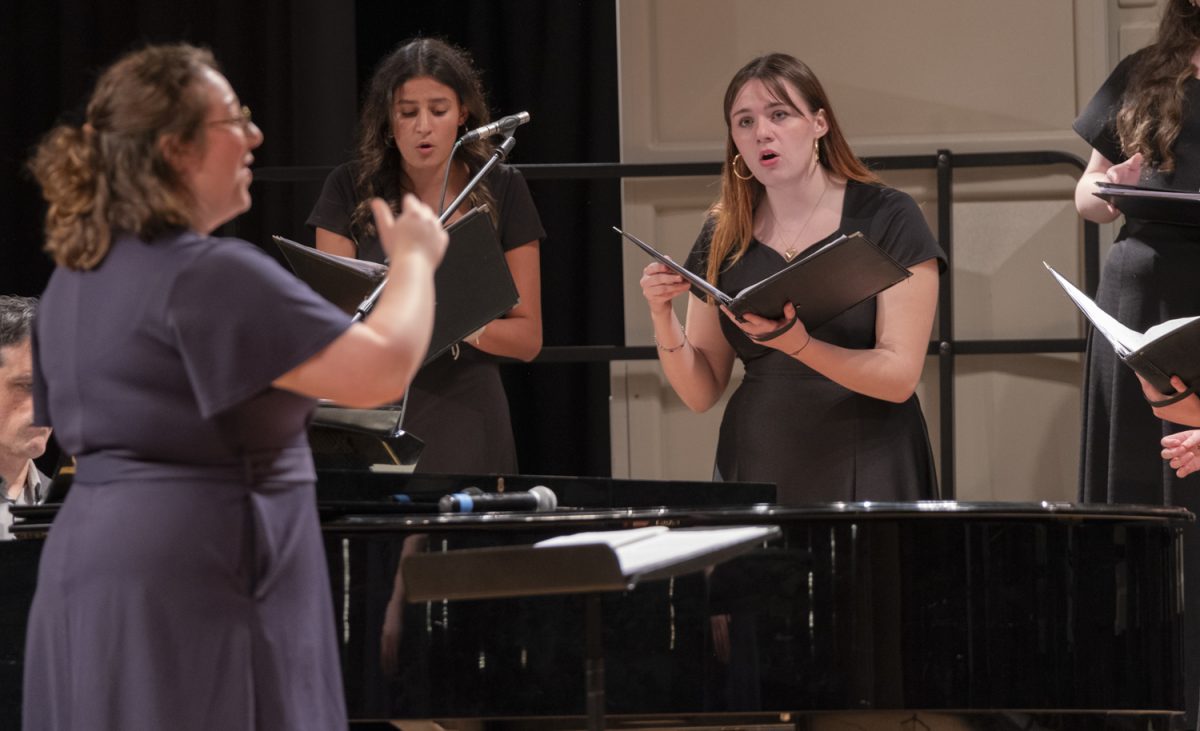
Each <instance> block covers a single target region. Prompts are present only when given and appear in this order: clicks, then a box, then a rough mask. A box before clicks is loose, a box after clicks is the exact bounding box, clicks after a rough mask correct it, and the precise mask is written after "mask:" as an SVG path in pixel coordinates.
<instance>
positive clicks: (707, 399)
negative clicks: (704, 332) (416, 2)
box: [651, 309, 729, 412]
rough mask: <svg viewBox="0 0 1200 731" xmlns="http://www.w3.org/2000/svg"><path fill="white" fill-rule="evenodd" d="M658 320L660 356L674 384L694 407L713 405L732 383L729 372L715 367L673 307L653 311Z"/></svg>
mask: <svg viewBox="0 0 1200 731" xmlns="http://www.w3.org/2000/svg"><path fill="white" fill-rule="evenodd" d="M651 322H652V323H653V324H654V339H655V341H656V343H657V347H658V360H659V362H660V363H662V369H663V374H664V375H665V376H666V377H667V382H668V383H670V384H671V388H673V389H674V390H675V393H676V394H677V395H678V396H679V398H680V400H682V401H683V403H684V405H685V406H687V407H688V408H689V409H691V410H692V411H696V412H702V411H707V410H708V409H710V408H712V406H713V404H715V403H716V402H717V401H718V400H719V399H720V398H721V394H723V393H724V392H725V387H726V386H727V385H728V383H729V377H728V375H726V376H725V377H724V378H721V377H720V375H719V371H718V370H717V369H714V368H713V364H712V362H711V361H710V359H709V355H708V354H707V353H705V352H704V351H703V350H701V349H699V348H698V347H697V346H696V345H695V344H694V343H692V342H691V341H690V340H689V339H688V338H687V337H686V336H685V334H684V333H685V330H684V327H683V325H682V324H681V323H680V322H679V318H677V317H676V316H675V312H674V310H673V309H668V310H667V311H666V312H660V313H657V314H656V313H651Z"/></svg>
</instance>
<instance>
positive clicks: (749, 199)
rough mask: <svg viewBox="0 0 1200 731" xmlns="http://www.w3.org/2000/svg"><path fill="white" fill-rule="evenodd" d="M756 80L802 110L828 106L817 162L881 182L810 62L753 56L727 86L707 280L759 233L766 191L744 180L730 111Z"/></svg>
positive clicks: (772, 55)
mask: <svg viewBox="0 0 1200 731" xmlns="http://www.w3.org/2000/svg"><path fill="white" fill-rule="evenodd" d="M754 79H758V80H759V81H761V82H762V83H763V84H764V85H765V86H766V87H767V90H768V91H770V92H771V94H772V96H774V97H775V98H776V99H777V100H779V101H782V102H784V103H785V104H788V105H789V106H791V107H792V108H793V109H795V110H796V111H798V112H803V113H804V114H806V115H809V116H811V115H813V114H816V113H817V112H818V111H819V110H822V109H824V110H825V120H826V121H827V122H828V124H829V130H828V131H827V132H826V133H825V135H824V136H823V137H822V138H821V141H820V144H819V150H820V151H819V154H818V155H817V160H818V161H819V162H820V164H821V165H822V166H824V167H825V169H826V170H828V171H830V172H832V173H834V174H836V175H840V176H842V177H844V178H847V179H849V180H858V181H860V182H863V183H877V184H878V183H880V182H881V181H880V179H879V177H878V176H876V175H875V173H873V172H871V171H870V170H868V169H867V166H866V165H864V164H863V162H862V161H861V160H859V159H858V157H857V156H855V154H854V151H853V150H851V149H850V144H849V143H847V142H846V137H845V135H844V134H843V133H842V128H841V126H840V125H839V124H838V121H837V116H836V115H835V114H834V113H833V107H832V106H831V105H830V104H829V96H828V95H827V94H826V93H825V88H824V87H822V86H821V82H820V80H818V79H817V76H816V74H814V73H813V72H812V69H810V68H809V67H808V66H807V64H805V63H804V62H803V61H801V60H799V59H797V58H795V57H793V56H789V55H788V54H786V53H768V54H766V55H764V56H759V57H758V58H755V59H753V60H751V61H750V62H749V63H747V64H746V65H745V66H743V67H742V68H741V69H739V70H738V72H737V73H736V74H734V75H733V79H731V80H730V82H729V86H728V87H727V88H726V89H725V103H724V111H725V163H724V165H723V166H722V167H721V196H720V198H718V199H717V202H716V203H714V204H713V206H712V208H711V209H710V210H709V217H710V219H712V223H713V233H712V244H711V246H710V248H709V253H708V267H707V270H706V272H705V278H706V279H707V280H708V281H709V282H712V283H713V284H714V285H715V284H716V283H717V277H718V276H719V275H720V273H721V269H722V267H723V266H728V265H732V264H734V263H735V262H737V260H738V259H740V258H742V255H743V254H745V253H746V249H748V248H749V247H750V240H751V238H753V235H754V211H755V209H757V208H758V204H759V203H760V202H762V199H763V195H764V194H765V193H766V188H764V187H763V184H762V183H760V182H758V179H757V178H751V179H750V180H742V179H740V178H738V177H737V176H736V175H735V174H734V169H733V157H734V155H735V154H737V146H736V145H734V144H733V132H732V120H731V119H730V114H731V112H732V111H733V103H734V101H736V99H737V95H738V94H739V93H740V92H741V91H742V87H744V86H745V85H746V84H747V83H749V82H750V81H752V80H754ZM789 84H790V85H791V87H792V88H794V89H795V90H796V91H798V92H799V93H800V96H801V98H800V99H793V98H792V94H791V91H790V90H789V88H788V85H789ZM727 258H728V261H727V260H726V259H727Z"/></svg>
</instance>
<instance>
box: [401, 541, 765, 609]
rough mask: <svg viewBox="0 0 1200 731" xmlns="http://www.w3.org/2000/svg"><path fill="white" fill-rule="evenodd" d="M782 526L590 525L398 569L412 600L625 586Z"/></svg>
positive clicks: (713, 559)
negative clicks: (533, 540)
mask: <svg viewBox="0 0 1200 731" xmlns="http://www.w3.org/2000/svg"><path fill="white" fill-rule="evenodd" d="M779 532H780V529H779V527H778V526H733V527H720V528H676V529H668V528H666V527H663V526H651V527H647V528H633V529H630V530H616V531H597V532H586V533H578V534H573V535H566V536H558V537H556V538H552V539H549V540H546V541H542V542H540V543H536V544H533V545H524V546H505V547H499V548H472V549H461V550H457V551H447V552H430V553H418V554H414V555H411V556H405V557H404V564H403V570H402V571H401V575H402V576H403V578H404V584H405V588H406V597H407V599H408V601H410V602H423V601H439V600H442V599H450V600H454V599H496V598H503V597H519V596H537V595H547V594H571V593H581V592H600V591H625V590H627V589H632V588H633V587H634V586H635V585H637V583H638V582H640V581H652V580H655V579H665V578H669V577H671V576H679V575H681V574H686V573H691V572H692V571H699V570H701V569H703V568H706V567H708V566H713V565H715V564H718V563H721V562H723V561H726V560H728V559H730V558H733V557H734V556H737V555H740V554H742V553H745V552H746V551H749V550H750V549H752V548H753V547H755V546H757V545H759V544H761V543H764V542H766V541H769V540H771V539H772V538H774V537H775V536H777V535H779Z"/></svg>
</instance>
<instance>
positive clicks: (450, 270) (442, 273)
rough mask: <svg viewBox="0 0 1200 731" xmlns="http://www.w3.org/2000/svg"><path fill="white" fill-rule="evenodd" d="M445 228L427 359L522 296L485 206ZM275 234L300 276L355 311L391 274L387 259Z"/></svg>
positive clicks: (333, 300) (311, 285)
mask: <svg viewBox="0 0 1200 731" xmlns="http://www.w3.org/2000/svg"><path fill="white" fill-rule="evenodd" d="M446 232H447V233H448V234H449V235H450V244H449V246H447V248H446V254H445V255H444V256H443V257H442V263H441V264H440V265H438V268H437V271H436V272H434V275H433V284H434V296H435V299H436V306H435V310H434V317H433V336H432V337H431V338H430V341H429V351H428V353H427V354H426V356H425V362H426V363H428V362H429V361H431V360H433V359H434V358H436V357H438V356H439V355H441V354H442V353H444V352H445V351H446V350H447V349H449V348H450V346H452V345H454V344H455V343H457V342H459V341H461V340H462V339H463V338H465V337H467V336H468V335H470V334H471V333H473V332H475V331H476V330H478V329H479V328H481V327H483V326H484V325H486V324H487V323H489V322H491V321H492V320H494V319H496V318H497V317H499V316H501V315H503V314H504V313H506V312H508V311H509V310H511V309H512V308H513V307H514V306H515V305H516V304H517V301H518V294H517V287H516V284H514V283H513V278H512V273H511V272H509V270H508V262H507V260H506V259H505V258H504V250H503V249H502V248H501V247H500V241H499V239H498V238H497V237H496V230H495V229H494V228H493V227H492V222H491V219H490V218H489V217H488V215H487V207H486V206H480V207H478V208H474V209H472V210H471V211H469V212H467V214H466V215H465V216H463V217H462V218H460V219H458V220H457V221H455V222H454V223H452V224H450V225H449V226H447V227H446ZM273 238H274V240H275V243H276V245H277V246H279V248H280V250H281V251H282V252H283V256H284V259H286V261H287V263H288V266H290V267H291V268H292V271H293V272H295V274H296V276H297V277H299V278H300V279H302V280H304V281H305V282H306V283H308V285H309V286H310V287H312V288H313V289H314V290H315V291H316V292H317V293H318V294H320V295H321V296H323V297H324V298H325V299H327V300H329V301H330V302H332V303H333V304H335V305H337V306H338V307H339V308H341V310H342V311H343V312H346V313H347V314H353V313H354V312H355V310H356V309H357V308H358V306H359V304H360V303H362V301H363V300H364V299H365V298H366V297H367V296H368V295H370V294H371V292H373V291H374V290H375V287H376V286H377V285H378V284H379V283H380V282H381V281H383V279H384V277H386V276H387V271H388V268H387V266H385V265H383V264H377V263H375V262H370V261H362V260H359V259H351V258H349V257H345V256H338V255H336V254H330V253H327V252H324V251H320V250H319V249H315V248H313V247H311V246H305V245H303V244H299V243H296V242H295V241H291V240H289V239H285V238H283V237H281V236H275V237H273Z"/></svg>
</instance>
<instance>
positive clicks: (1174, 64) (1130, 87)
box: [1117, 0, 1200, 172]
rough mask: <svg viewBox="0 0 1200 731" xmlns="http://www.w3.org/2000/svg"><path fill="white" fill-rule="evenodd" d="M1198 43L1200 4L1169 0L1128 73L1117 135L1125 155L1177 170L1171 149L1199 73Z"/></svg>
mask: <svg viewBox="0 0 1200 731" xmlns="http://www.w3.org/2000/svg"><path fill="white" fill-rule="evenodd" d="M1198 47H1200V9H1198V8H1196V6H1194V5H1192V3H1191V2H1190V0H1168V2H1167V4H1166V7H1165V8H1163V15H1162V20H1161V21H1159V24H1158V36H1157V37H1156V38H1155V41H1154V43H1153V45H1151V46H1149V47H1148V48H1146V49H1145V51H1143V52H1142V55H1141V57H1140V58H1139V59H1138V60H1137V62H1136V64H1135V65H1134V67H1133V69H1132V70H1131V71H1130V73H1129V81H1128V83H1127V85H1126V87H1125V96H1124V98H1123V100H1122V102H1121V109H1120V111H1118V112H1117V135H1118V136H1119V137H1120V139H1121V151H1122V152H1123V153H1125V154H1126V155H1127V156H1132V155H1134V154H1135V153H1138V152H1140V153H1142V156H1143V157H1145V158H1146V160H1147V161H1148V162H1151V163H1153V164H1155V165H1157V166H1158V169H1159V170H1161V171H1163V172H1171V171H1172V170H1174V169H1175V153H1174V151H1173V150H1172V149H1171V148H1172V147H1173V146H1174V145H1175V140H1176V139H1177V138H1178V137H1179V130H1180V128H1181V127H1182V126H1183V99H1184V95H1185V92H1184V84H1186V83H1187V82H1188V80H1189V79H1190V78H1192V77H1193V76H1195V75H1196V67H1195V66H1193V65H1192V54H1193V53H1194V52H1195V51H1196V49H1197V48H1198Z"/></svg>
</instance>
